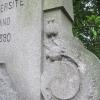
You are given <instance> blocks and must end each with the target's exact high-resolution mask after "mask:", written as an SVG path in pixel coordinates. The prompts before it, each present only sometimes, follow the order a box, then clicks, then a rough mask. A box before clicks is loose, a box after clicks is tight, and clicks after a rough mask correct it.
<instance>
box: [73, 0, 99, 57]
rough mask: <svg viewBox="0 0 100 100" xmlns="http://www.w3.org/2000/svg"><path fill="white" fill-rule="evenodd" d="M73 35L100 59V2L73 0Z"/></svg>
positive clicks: (96, 0) (97, 0)
mask: <svg viewBox="0 0 100 100" xmlns="http://www.w3.org/2000/svg"><path fill="white" fill-rule="evenodd" d="M73 5H74V18H75V19H74V23H73V33H74V35H75V36H76V37H78V38H79V39H80V40H81V41H82V42H83V43H84V45H85V47H86V48H87V49H88V50H90V51H92V52H93V53H94V54H95V55H96V56H98V57H99V58H100V0H73Z"/></svg>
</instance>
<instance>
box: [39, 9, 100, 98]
mask: <svg viewBox="0 0 100 100" xmlns="http://www.w3.org/2000/svg"><path fill="white" fill-rule="evenodd" d="M51 9H52V8H51ZM71 24H72V23H71V21H69V20H68V18H67V17H66V16H65V14H64V13H63V11H62V10H60V9H54V10H48V11H46V12H45V13H44V66H43V73H42V77H41V91H42V94H43V97H44V99H43V100H99V99H100V91H99V90H100V84H99V83H100V77H99V75H100V60H99V59H98V58H97V57H96V56H95V55H94V54H92V53H91V52H89V51H88V50H87V49H85V48H84V46H83V45H82V43H81V42H80V41H79V40H78V39H76V38H74V37H73V36H72V31H71V28H72V25H71ZM68 61H69V62H70V63H68ZM66 63H67V64H66ZM73 64H74V66H73ZM72 66H73V67H72ZM73 68H74V69H73ZM68 75H69V77H68ZM74 76H75V77H74ZM70 77H71V79H73V80H74V81H73V84H71V83H70V82H71V81H70ZM75 79H76V80H75Z"/></svg>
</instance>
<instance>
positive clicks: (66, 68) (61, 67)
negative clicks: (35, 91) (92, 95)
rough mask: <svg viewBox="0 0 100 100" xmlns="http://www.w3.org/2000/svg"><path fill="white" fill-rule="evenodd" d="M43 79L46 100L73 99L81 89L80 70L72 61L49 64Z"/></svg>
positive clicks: (43, 91) (42, 87) (42, 86)
mask: <svg viewBox="0 0 100 100" xmlns="http://www.w3.org/2000/svg"><path fill="white" fill-rule="evenodd" d="M49 67H50V69H48V70H45V71H44V72H43V74H42V78H41V82H42V83H41V84H42V85H41V90H42V93H43V96H44V97H45V99H46V100H50V98H52V97H53V98H58V99H70V98H73V97H74V96H75V95H76V94H77V92H78V91H79V87H80V75H79V71H78V68H77V66H76V65H75V64H73V63H72V62H70V61H55V62H54V63H52V64H49Z"/></svg>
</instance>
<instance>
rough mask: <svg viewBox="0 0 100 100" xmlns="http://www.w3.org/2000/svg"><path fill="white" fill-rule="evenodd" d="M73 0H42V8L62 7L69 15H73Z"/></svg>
mask: <svg viewBox="0 0 100 100" xmlns="http://www.w3.org/2000/svg"><path fill="white" fill-rule="evenodd" d="M72 2H73V1H72V0H44V7H43V9H44V10H50V9H54V8H60V7H61V8H64V9H65V10H66V12H67V13H68V14H69V16H70V17H71V18H72V20H73V19H74V17H73V3H72Z"/></svg>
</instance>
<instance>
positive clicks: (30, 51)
mask: <svg viewBox="0 0 100 100" xmlns="http://www.w3.org/2000/svg"><path fill="white" fill-rule="evenodd" d="M41 14H42V0H0V63H4V64H5V65H6V67H7V72H8V73H9V76H10V77H11V80H12V81H13V83H14V86H15V89H16V92H17V93H18V97H19V98H18V100H40V66H41V64H40V63H41V60H40V59H41V21H42V20H41ZM9 80H10V79H9ZM9 80H8V81H9ZM4 88H6V87H4ZM0 95H2V94H1V92H0ZM0 100H1V98H0ZM3 100H6V99H3ZM7 100H11V99H9V98H7ZM13 100H14V99H13Z"/></svg>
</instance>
